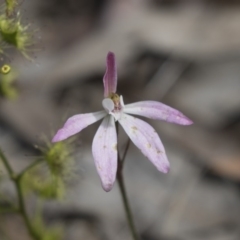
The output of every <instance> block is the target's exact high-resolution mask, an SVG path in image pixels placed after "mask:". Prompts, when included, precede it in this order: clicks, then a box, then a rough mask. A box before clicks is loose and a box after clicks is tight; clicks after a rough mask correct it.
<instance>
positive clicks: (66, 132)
mask: <svg viewBox="0 0 240 240" xmlns="http://www.w3.org/2000/svg"><path fill="white" fill-rule="evenodd" d="M106 115H107V113H106V112H105V111H99V112H95V113H85V114H77V115H74V116H72V117H70V118H69V119H68V120H67V121H66V123H65V124H64V126H63V128H61V129H59V130H58V132H57V133H56V135H55V136H54V138H53V139H52V142H59V141H62V140H64V139H67V138H69V137H71V136H72V135H74V134H76V133H78V132H80V131H82V129H84V128H86V127H87V126H89V125H91V124H93V123H95V122H96V121H98V120H100V119H101V118H103V117H104V116H106Z"/></svg>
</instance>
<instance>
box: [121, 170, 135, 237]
mask: <svg viewBox="0 0 240 240" xmlns="http://www.w3.org/2000/svg"><path fill="white" fill-rule="evenodd" d="M117 180H118V184H119V188H120V192H121V196H122V200H123V205H124V210H125V212H126V216H127V221H128V225H129V228H130V231H131V234H132V238H133V239H134V240H138V239H139V238H138V234H137V231H136V228H135V225H134V221H133V216H132V212H131V209H130V204H129V202H128V198H127V193H126V188H125V185H124V180H123V175H122V171H118V173H117Z"/></svg>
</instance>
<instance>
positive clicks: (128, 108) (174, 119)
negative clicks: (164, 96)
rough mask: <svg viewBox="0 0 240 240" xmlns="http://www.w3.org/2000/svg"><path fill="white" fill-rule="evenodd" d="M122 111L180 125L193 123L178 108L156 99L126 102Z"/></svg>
mask: <svg viewBox="0 0 240 240" xmlns="http://www.w3.org/2000/svg"><path fill="white" fill-rule="evenodd" d="M124 112H125V113H130V114H136V115H140V116H144V117H147V118H151V119H157V120H164V121H167V122H171V123H176V124H180V125H191V124H192V123H193V121H191V120H190V119H189V118H187V117H186V116H184V115H183V114H182V113H181V112H179V111H178V110H176V109H174V108H171V107H169V106H167V105H165V104H163V103H160V102H156V101H142V102H136V103H132V104H127V105H125V108H124Z"/></svg>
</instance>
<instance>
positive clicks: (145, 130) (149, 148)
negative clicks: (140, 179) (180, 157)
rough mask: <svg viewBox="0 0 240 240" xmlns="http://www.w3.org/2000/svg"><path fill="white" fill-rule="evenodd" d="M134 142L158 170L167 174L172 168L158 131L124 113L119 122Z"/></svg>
mask: <svg viewBox="0 0 240 240" xmlns="http://www.w3.org/2000/svg"><path fill="white" fill-rule="evenodd" d="M119 122H120V124H121V125H122V127H123V129H124V130H125V131H126V133H127V135H128V136H129V138H130V139H131V140H132V142H133V143H134V144H135V145H136V146H137V147H138V148H139V149H140V150H141V151H142V153H143V155H145V156H146V157H147V158H148V159H149V160H150V161H151V162H152V163H153V164H154V166H156V168H157V169H158V170H159V171H161V172H163V173H167V172H168V171H169V168H170V164H169V162H168V159H167V156H166V154H165V150H164V146H163V144H162V142H161V140H160V138H159V136H158V134H157V133H156V131H155V130H154V129H153V128H152V127H151V126H150V125H149V124H148V123H146V122H144V121H142V120H140V119H138V118H135V117H132V116H130V115H127V114H125V113H123V115H122V118H121V119H120V120H119Z"/></svg>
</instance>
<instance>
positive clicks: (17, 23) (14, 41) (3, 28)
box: [0, 14, 33, 57]
mask: <svg viewBox="0 0 240 240" xmlns="http://www.w3.org/2000/svg"><path fill="white" fill-rule="evenodd" d="M0 36H1V40H2V42H4V43H7V44H8V45H10V46H14V47H16V48H17V49H18V50H19V51H21V52H22V53H23V54H24V55H25V56H26V57H28V55H27V51H28V50H29V48H30V47H31V46H32V43H33V42H32V35H31V34H30V32H29V25H27V26H24V25H23V24H22V23H21V20H20V17H19V16H18V17H16V18H13V17H7V16H6V15H4V14H2V15H0Z"/></svg>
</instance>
